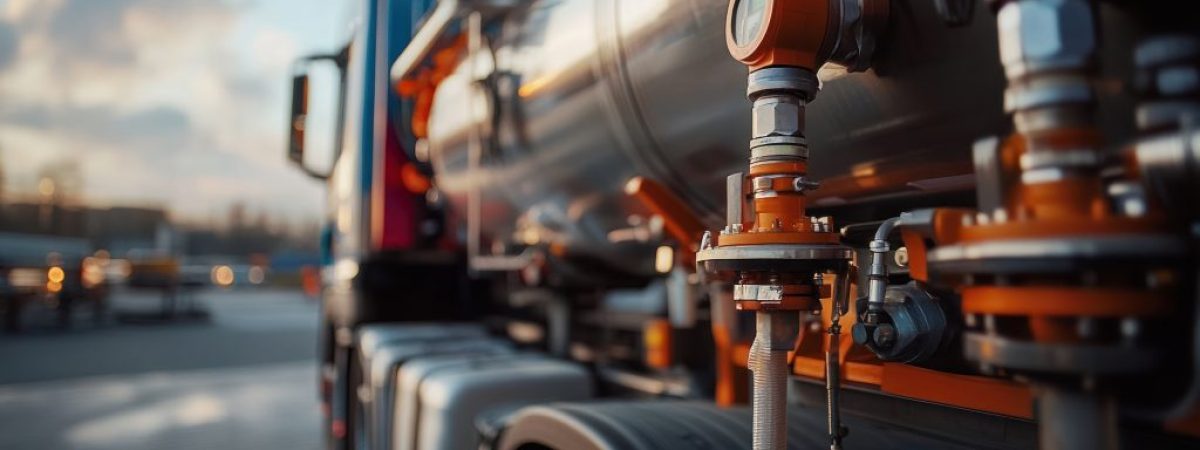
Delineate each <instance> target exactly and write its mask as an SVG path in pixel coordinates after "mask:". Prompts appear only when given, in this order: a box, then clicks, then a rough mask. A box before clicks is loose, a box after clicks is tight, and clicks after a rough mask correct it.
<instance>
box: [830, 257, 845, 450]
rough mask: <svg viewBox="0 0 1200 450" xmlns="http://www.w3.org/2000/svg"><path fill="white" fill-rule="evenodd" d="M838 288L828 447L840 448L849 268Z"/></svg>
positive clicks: (834, 302) (832, 335) (834, 305)
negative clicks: (841, 359)
mask: <svg viewBox="0 0 1200 450" xmlns="http://www.w3.org/2000/svg"><path fill="white" fill-rule="evenodd" d="M837 283H838V284H837V290H836V292H835V293H834V296H833V299H832V302H831V307H832V308H833V311H831V313H832V314H831V315H830V324H829V347H827V348H826V349H825V414H826V423H827V424H828V425H829V429H828V432H829V448H830V450H840V449H841V448H842V437H844V436H845V434H846V433H845V430H844V429H843V427H842V414H841V384H842V377H841V375H842V371H841V361H840V358H839V356H840V354H841V336H842V324H841V318H842V314H845V312H846V309H847V307H848V302H849V299H850V270H849V268H847V269H846V270H845V271H844V272H842V273H839V274H838V277H837Z"/></svg>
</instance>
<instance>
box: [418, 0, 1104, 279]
mask: <svg viewBox="0 0 1200 450" xmlns="http://www.w3.org/2000/svg"><path fill="white" fill-rule="evenodd" d="M727 6H728V3H727V2H726V1H724V0H609V1H600V0H559V1H536V2H529V3H526V4H524V5H522V6H520V7H517V8H516V9H515V10H513V12H511V13H509V14H508V15H507V16H506V17H505V19H504V23H503V25H502V26H500V27H499V29H500V30H501V31H500V32H499V33H495V34H496V35H495V36H491V37H490V39H488V41H489V46H490V47H491V48H493V49H494V50H495V51H494V59H495V67H496V71H495V73H494V74H492V76H491V77H490V78H488V80H487V81H486V82H485V83H483V87H473V86H474V85H473V82H472V80H473V79H474V78H476V77H475V76H470V75H469V74H468V73H467V72H468V70H469V69H468V68H466V66H467V65H465V64H464V65H462V66H460V67H459V68H458V70H457V71H456V72H455V73H454V74H452V75H451V76H450V77H449V78H447V79H446V80H445V81H443V82H442V84H441V86H440V88H439V89H438V93H437V96H436V97H435V100H434V101H435V104H434V110H433V113H432V118H431V120H430V139H429V149H430V152H431V158H432V162H433V165H434V169H435V171H436V181H437V183H438V185H439V187H440V188H441V189H442V190H443V192H445V193H446V194H447V195H448V198H449V200H450V203H451V205H452V206H453V207H454V208H456V209H457V210H458V212H459V213H461V212H463V211H464V210H465V201H464V200H465V195H464V194H465V193H466V192H467V190H468V189H469V188H471V187H474V186H479V187H480V188H481V189H482V191H483V193H484V195H483V197H484V198H483V207H482V210H483V219H482V221H483V224H482V227H483V233H484V234H485V235H487V236H488V239H489V240H492V241H500V242H504V243H506V244H507V243H510V242H513V241H515V242H518V243H526V242H558V243H562V244H565V245H566V246H567V247H569V248H572V249H573V250H574V252H576V253H578V254H591V255H593V256H597V257H601V258H603V259H604V260H605V261H610V262H612V264H617V265H619V266H621V267H627V268H628V267H629V266H630V265H631V263H630V262H631V261H634V259H631V258H629V256H630V255H632V254H633V253H628V252H636V251H638V250H636V249H630V248H629V247H630V246H623V247H621V248H616V247H615V246H613V245H610V241H609V234H610V233H611V232H613V231H614V230H622V229H626V228H630V227H631V223H630V222H631V221H632V222H645V220H646V216H647V215H648V214H649V212H648V211H645V210H643V209H641V207H640V206H639V205H637V204H635V203H634V202H632V201H630V200H628V199H627V198H625V196H624V194H623V193H622V186H623V185H624V183H625V181H626V180H628V178H629V177H631V176H634V175H642V176H646V177H649V178H651V179H654V180H656V181H658V182H660V183H662V184H663V185H664V186H666V187H668V188H669V189H670V190H672V191H673V192H675V193H676V194H677V195H679V196H680V197H681V198H682V199H683V200H684V201H685V202H686V203H687V204H688V205H689V206H691V207H692V209H693V210H695V211H696V212H697V213H698V214H699V215H700V216H701V217H702V219H703V221H704V222H705V224H706V225H707V226H708V227H710V228H713V229H717V228H720V227H721V226H723V225H724V224H725V223H726V222H725V220H724V219H725V216H724V215H723V214H722V211H723V209H724V208H723V207H724V201H723V200H724V198H725V197H724V193H725V181H726V180H725V175H726V174H729V173H732V172H735V171H738V170H742V168H744V167H745V161H746V158H747V151H746V143H747V142H748V140H749V139H750V138H751V121H750V120H749V118H748V117H747V116H746V110H747V108H748V107H750V106H751V105H750V102H749V101H748V100H747V99H746V98H745V96H744V94H745V91H743V90H742V88H745V87H747V82H746V76H747V72H746V69H745V67H743V66H741V65H740V64H738V63H737V62H736V61H734V60H732V59H731V58H729V56H728V53H727V50H726V48H725V41H724V35H723V34H724V20H725V13H726V7H727ZM908 8H909V11H908V12H906V13H905V14H903V15H895V14H893V15H892V17H893V18H892V21H891V23H890V24H889V28H888V29H889V33H888V35H887V36H886V39H881V40H880V46H879V48H878V49H877V51H876V52H875V57H874V59H873V64H874V69H873V70H872V71H869V72H866V73H847V71H845V70H842V69H840V68H839V67H837V66H827V67H826V68H824V69H823V70H821V71H819V72H818V76H819V78H820V79H821V81H822V85H821V92H820V94H819V95H818V96H817V98H816V99H815V100H814V101H813V102H811V103H809V104H807V105H806V110H807V112H806V115H807V118H806V122H807V124H806V133H805V135H806V141H807V144H808V145H809V146H810V147H811V148H812V149H814V150H813V153H814V154H813V155H812V157H813V160H812V163H811V165H810V167H809V169H810V177H811V178H812V179H813V180H814V181H824V182H826V183H825V189H823V190H820V191H816V192H813V193H812V195H811V199H812V202H813V203H812V204H813V205H816V206H834V205H847V204H854V203H855V202H872V201H873V202H878V201H888V199H893V198H896V197H895V196H896V195H908V196H921V195H931V194H936V193H937V192H941V191H937V190H932V191H931V190H927V189H923V188H922V186H925V184H923V180H940V179H958V178H953V177H959V176H965V177H966V179H965V181H964V182H960V183H954V184H953V185H951V186H950V187H949V189H951V190H960V191H961V190H964V189H970V187H971V184H970V183H969V182H968V181H969V176H970V172H971V158H970V151H969V150H970V148H971V146H972V143H973V142H974V141H975V140H976V139H977V138H978V137H979V136H983V135H999V134H1002V133H1004V132H1005V121H1004V119H1003V108H1002V98H1003V95H1002V94H1001V92H1002V87H1003V86H1004V76H1003V70H1002V69H1001V67H1000V65H999V63H998V62H997V57H996V53H995V52H989V51H980V49H981V48H996V42H997V41H996V39H997V38H996V29H995V21H992V20H976V21H973V22H972V23H971V24H969V25H968V26H963V27H956V28H949V27H947V26H946V25H945V24H944V21H943V19H942V18H941V17H940V16H939V15H938V13H937V11H936V9H935V5H934V2H913V3H911V4H909V5H908ZM1114 17H1116V19H1113V20H1120V16H1114ZM494 28H496V27H490V28H489V29H494ZM1113 42H1115V43H1116V44H1120V43H1121V41H1119V40H1111V41H1105V42H1104V43H1103V44H1105V45H1109V43H1113ZM1116 44H1114V45H1116ZM484 53H488V52H484ZM481 57H485V58H490V57H491V56H490V55H485V56H481ZM490 65H491V64H490V63H488V64H480V66H490ZM470 103H475V104H478V105H486V108H480V110H481V112H480V113H479V114H478V115H475V116H470V115H467V114H464V113H463V111H466V110H467V107H466V105H468V104H470ZM1116 119H1120V117H1116ZM1114 122H1120V121H1119V120H1114ZM480 125H482V129H483V130H489V131H490V132H489V136H488V140H489V142H490V145H489V146H488V148H487V149H486V151H485V152H484V162H483V164H482V167H480V168H479V169H478V170H474V171H472V170H468V165H467V164H466V162H467V160H468V158H467V154H468V152H467V142H468V139H467V137H468V134H469V133H468V130H469V129H470V128H471V127H474V126H480ZM1105 127H1106V129H1111V130H1118V131H1120V130H1122V126H1121V125H1110V124H1108V123H1106V124H1105ZM1127 128H1128V127H1126V129H1127ZM931 161H932V162H935V163H936V164H935V166H936V167H935V169H930V168H929V167H931V166H930V165H929V164H928V163H929V162H931ZM833 180H838V183H833V184H831V183H830V182H831V181H833ZM835 185H836V186H835ZM884 192H886V193H887V194H889V195H891V196H890V197H887V196H884V197H880V196H879V195H880V194H881V193H884ZM647 240H648V241H653V240H654V237H653V236H650V237H649V238H648V239H647ZM655 244H656V243H654V242H647V243H646V244H645V245H647V246H651V247H652V246H653V245H655ZM484 248H487V246H486V245H485V246H484ZM651 250H652V248H651ZM619 252H627V253H619ZM648 254H652V252H650V253H648ZM638 255H641V253H638ZM640 259H646V258H640ZM649 259H652V258H649ZM645 266H646V267H644V268H642V267H640V266H639V267H637V268H635V269H637V270H641V271H643V272H644V273H647V274H649V273H653V271H652V264H649V263H647V264H645Z"/></svg>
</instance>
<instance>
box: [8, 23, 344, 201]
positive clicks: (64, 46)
mask: <svg viewBox="0 0 1200 450" xmlns="http://www.w3.org/2000/svg"><path fill="white" fill-rule="evenodd" d="M255 5H256V3H249V2H239V3H231V2H228V1H214V0H106V1H103V2H101V1H95V0H9V1H8V2H7V3H4V2H0V98H3V99H4V101H3V102H0V146H3V147H4V148H3V154H2V155H0V156H3V158H4V159H5V160H4V161H3V163H4V165H5V167H6V172H8V173H10V174H11V173H12V172H13V168H14V167H15V168H16V170H17V171H19V172H36V171H37V170H38V168H39V167H38V165H40V164H47V161H53V160H55V159H56V158H57V159H72V160H76V161H79V162H80V163H81V164H80V166H81V167H82V168H83V170H84V172H85V173H84V174H83V178H84V179H85V182H86V183H87V186H86V188H85V189H84V190H85V191H86V192H87V195H88V196H89V199H90V200H99V201H102V202H105V203H121V202H126V201H132V202H147V201H149V202H157V203H163V204H169V205H171V207H172V208H173V209H174V210H176V212H182V213H183V215H185V216H193V217H195V216H204V215H206V214H213V213H214V212H217V213H220V212H222V210H221V208H222V205H228V204H231V203H233V202H236V201H244V202H246V203H248V204H250V205H254V204H255V203H259V206H261V207H264V208H270V209H271V210H275V211H284V212H288V213H289V214H292V215H304V216H309V217H311V216H314V215H315V214H316V213H317V211H319V209H320V207H321V198H322V196H321V195H320V186H319V185H317V184H316V183H313V182H311V181H310V180H307V179H306V178H305V177H304V176H303V175H301V174H300V173H298V172H297V171H294V170H292V169H291V168H289V167H287V166H286V164H285V162H284V158H283V157H282V154H283V146H284V142H285V139H286V136H285V128H284V125H285V124H284V117H285V109H286V106H287V105H286V98H285V95H286V91H285V89H286V87H285V83H284V80H286V79H287V70H288V63H289V62H290V61H291V60H292V59H293V58H294V57H295V56H296V54H297V53H298V52H299V51H300V49H299V48H298V46H297V44H296V39H295V30H291V31H288V30H286V29H284V28H281V27H285V26H287V25H288V24H272V23H270V21H269V20H263V18H261V17H257V18H254V19H251V17H253V16H254V15H253V14H247V8H253V7H255ZM316 13H319V11H318V12H316ZM323 20H327V19H323ZM6 32H7V33H8V34H9V35H11V36H12V39H6V34H5V33H6ZM6 43H7V44H6ZM6 45H7V46H6ZM7 182H8V184H9V186H5V187H4V188H5V190H6V191H8V192H13V191H20V190H21V189H22V188H28V187H27V186H24V185H20V186H16V185H14V184H18V183H23V182H24V181H22V180H21V179H20V177H19V176H17V177H12V176H10V177H8V179H7ZM26 184H27V183H26Z"/></svg>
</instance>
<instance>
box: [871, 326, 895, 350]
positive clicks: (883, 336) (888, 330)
mask: <svg viewBox="0 0 1200 450" xmlns="http://www.w3.org/2000/svg"><path fill="white" fill-rule="evenodd" d="M895 343H896V327H894V326H892V324H890V323H884V324H880V325H879V326H877V327H875V345H877V346H879V347H880V348H891V347H892V345H893V344H895Z"/></svg>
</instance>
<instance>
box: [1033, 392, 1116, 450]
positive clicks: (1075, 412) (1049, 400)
mask: <svg viewBox="0 0 1200 450" xmlns="http://www.w3.org/2000/svg"><path fill="white" fill-rule="evenodd" d="M1037 399H1038V401H1037V409H1038V431H1039V432H1038V435H1039V440H1040V442H1039V444H1040V447H1041V448H1043V449H1047V450H1085V449H1086V450H1116V449H1117V447H1118V440H1117V407H1116V400H1114V399H1113V398H1112V397H1111V396H1105V395H1100V394H1097V393H1095V392H1085V391H1083V390H1081V389H1075V388H1071V387H1063V386H1053V385H1042V386H1039V387H1038V389H1037Z"/></svg>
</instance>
